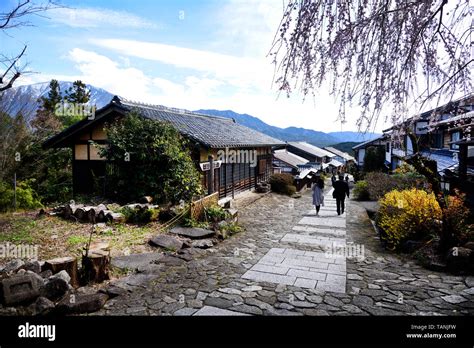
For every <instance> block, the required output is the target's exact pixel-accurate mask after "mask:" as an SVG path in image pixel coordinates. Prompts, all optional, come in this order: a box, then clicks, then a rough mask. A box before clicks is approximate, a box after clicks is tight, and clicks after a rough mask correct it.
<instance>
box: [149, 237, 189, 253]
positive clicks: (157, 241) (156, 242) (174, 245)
mask: <svg viewBox="0 0 474 348" xmlns="http://www.w3.org/2000/svg"><path fill="white" fill-rule="evenodd" d="M148 243H149V244H150V245H152V246H156V247H160V248H164V249H168V250H173V251H178V250H180V249H182V248H183V242H182V241H180V240H178V239H176V238H175V237H172V236H170V235H166V234H159V235H157V236H155V237H153V238H152V239H150V240H149V242H148Z"/></svg>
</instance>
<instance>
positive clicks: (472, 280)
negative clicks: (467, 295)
mask: <svg viewBox="0 0 474 348" xmlns="http://www.w3.org/2000/svg"><path fill="white" fill-rule="evenodd" d="M464 282H465V283H466V285H467V286H468V287H470V288H472V287H474V277H467V278H466V279H465V281H464Z"/></svg>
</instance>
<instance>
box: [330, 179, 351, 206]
mask: <svg viewBox="0 0 474 348" xmlns="http://www.w3.org/2000/svg"><path fill="white" fill-rule="evenodd" d="M333 186H334V192H333V194H332V196H333V197H334V198H335V199H336V206H337V215H341V214H344V201H345V199H346V196H347V197H349V185H348V184H347V182H345V181H344V175H339V180H338V181H336V182H334V185H333Z"/></svg>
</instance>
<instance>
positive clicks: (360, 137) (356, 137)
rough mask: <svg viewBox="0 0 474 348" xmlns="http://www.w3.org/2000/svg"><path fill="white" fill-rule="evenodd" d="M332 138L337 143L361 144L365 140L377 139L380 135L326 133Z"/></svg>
mask: <svg viewBox="0 0 474 348" xmlns="http://www.w3.org/2000/svg"><path fill="white" fill-rule="evenodd" d="M328 134H329V135H330V136H332V137H333V138H336V139H337V140H338V141H339V142H341V143H344V142H355V143H362V142H364V141H367V140H372V139H375V138H376V137H378V136H379V135H380V134H376V133H359V132H330V133H328Z"/></svg>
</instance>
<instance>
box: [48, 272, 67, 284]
mask: <svg viewBox="0 0 474 348" xmlns="http://www.w3.org/2000/svg"><path fill="white" fill-rule="evenodd" d="M54 278H60V279H62V280H64V281H65V282H66V283H68V284H69V283H70V282H71V276H70V275H69V274H68V273H67V272H66V271H64V270H63V271H61V272H59V273H56V274H55V275H52V276H51V277H50V278H49V279H54Z"/></svg>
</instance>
